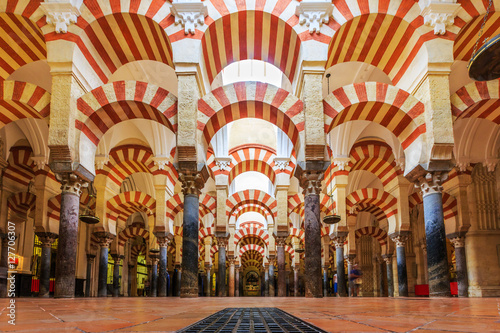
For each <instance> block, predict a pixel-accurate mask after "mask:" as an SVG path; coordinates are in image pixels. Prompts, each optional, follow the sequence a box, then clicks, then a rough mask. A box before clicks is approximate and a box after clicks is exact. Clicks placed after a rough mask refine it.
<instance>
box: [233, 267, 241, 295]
mask: <svg viewBox="0 0 500 333" xmlns="http://www.w3.org/2000/svg"><path fill="white" fill-rule="evenodd" d="M235 270H236V271H235V276H234V288H235V290H234V296H235V297H240V265H236V266H235Z"/></svg>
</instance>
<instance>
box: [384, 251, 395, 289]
mask: <svg viewBox="0 0 500 333" xmlns="http://www.w3.org/2000/svg"><path fill="white" fill-rule="evenodd" d="M382 258H384V261H385V269H386V271H387V297H394V278H393V275H392V256H391V255H390V254H384V255H383V256H382Z"/></svg>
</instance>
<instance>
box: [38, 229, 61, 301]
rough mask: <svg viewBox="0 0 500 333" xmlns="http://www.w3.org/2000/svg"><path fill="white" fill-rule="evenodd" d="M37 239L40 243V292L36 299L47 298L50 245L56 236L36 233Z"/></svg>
mask: <svg viewBox="0 0 500 333" xmlns="http://www.w3.org/2000/svg"><path fill="white" fill-rule="evenodd" d="M37 236H38V239H39V240H40V242H42V257H41V260H40V292H39V293H38V297H49V289H50V258H51V252H52V244H53V243H54V242H55V240H56V239H57V237H58V235H57V234H54V233H52V232H41V233H37Z"/></svg>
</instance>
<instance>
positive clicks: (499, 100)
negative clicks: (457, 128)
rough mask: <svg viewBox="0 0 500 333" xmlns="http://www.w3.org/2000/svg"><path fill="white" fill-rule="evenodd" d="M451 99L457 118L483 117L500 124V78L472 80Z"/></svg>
mask: <svg viewBox="0 0 500 333" xmlns="http://www.w3.org/2000/svg"><path fill="white" fill-rule="evenodd" d="M450 100H451V111H452V113H453V117H454V118H455V120H456V119H462V118H482V119H487V120H490V121H492V122H494V123H495V124H500V84H499V80H493V81H484V82H480V81H476V82H471V83H469V84H467V85H466V86H464V87H462V88H460V89H458V90H457V92H456V93H455V94H453V95H452V96H451V98H450Z"/></svg>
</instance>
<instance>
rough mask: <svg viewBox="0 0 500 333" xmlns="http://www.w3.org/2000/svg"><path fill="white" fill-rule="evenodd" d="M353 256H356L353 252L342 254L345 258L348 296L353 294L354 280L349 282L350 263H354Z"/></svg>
mask: <svg viewBox="0 0 500 333" xmlns="http://www.w3.org/2000/svg"><path fill="white" fill-rule="evenodd" d="M355 258H356V255H355V254H348V255H346V256H344V259H345V260H347V283H348V284H349V289H348V292H349V297H351V296H353V295H354V290H353V288H354V285H353V284H354V282H351V279H350V278H349V274H351V270H352V265H353V264H354V259H355ZM337 276H338V275H337ZM356 296H357V295H356Z"/></svg>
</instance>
